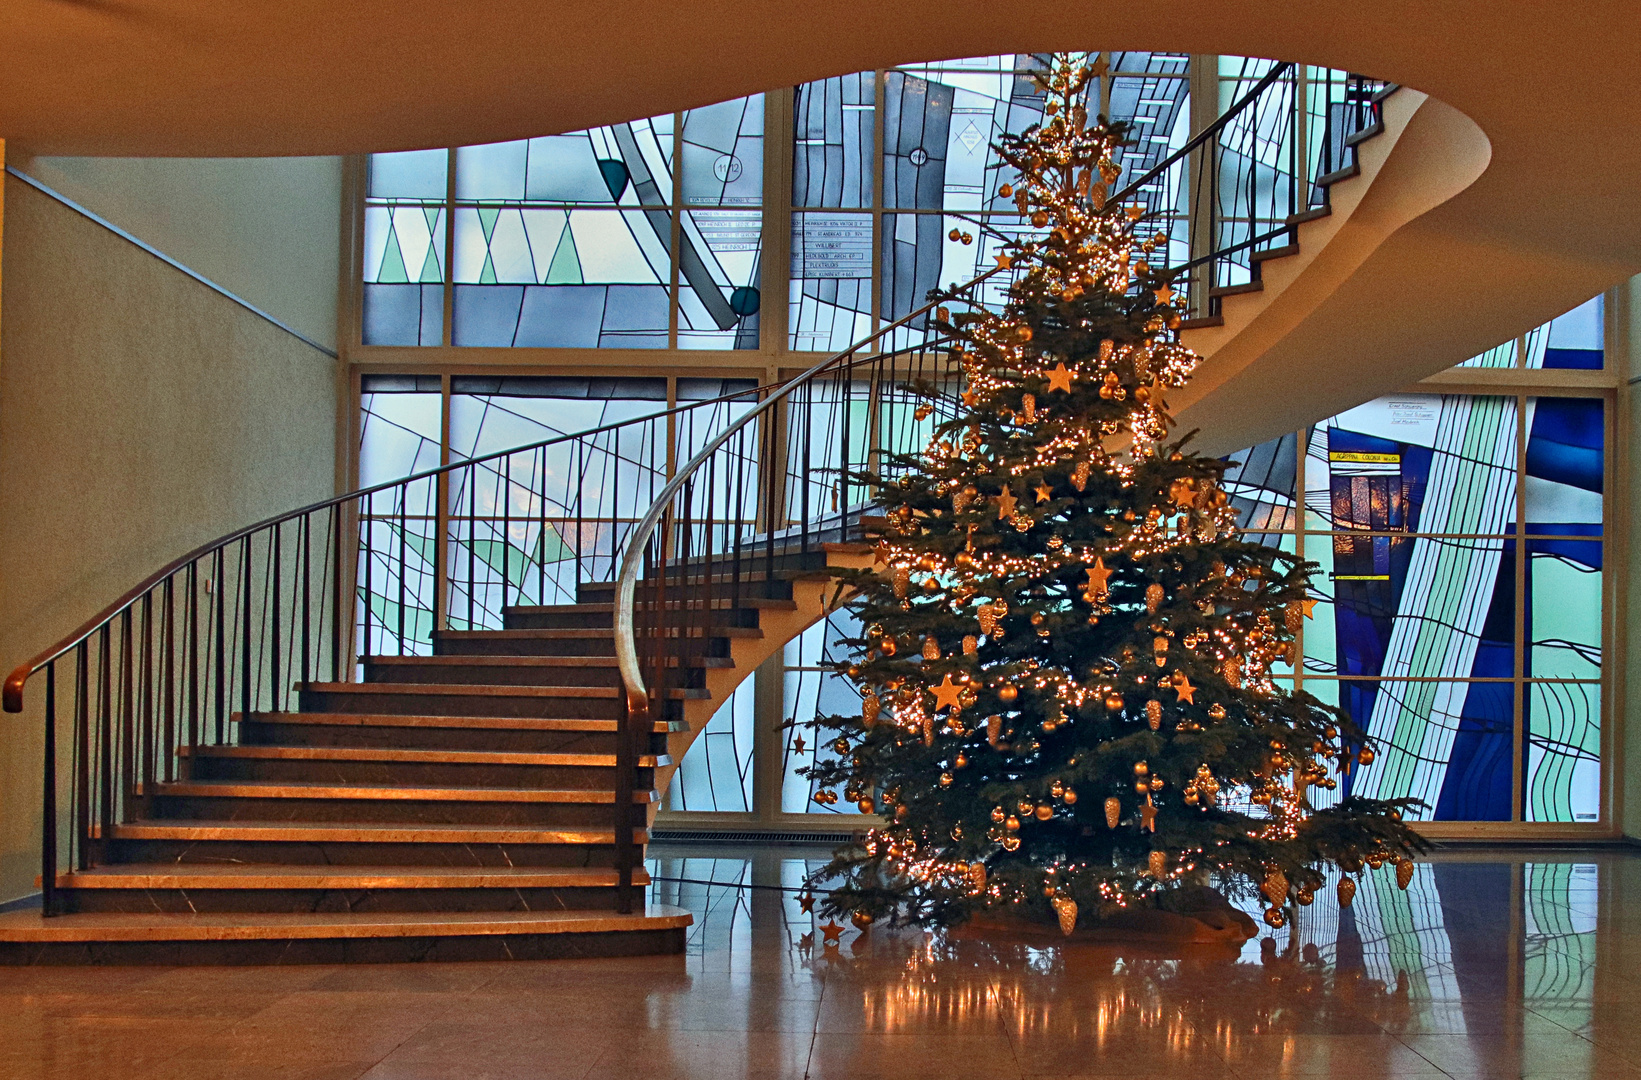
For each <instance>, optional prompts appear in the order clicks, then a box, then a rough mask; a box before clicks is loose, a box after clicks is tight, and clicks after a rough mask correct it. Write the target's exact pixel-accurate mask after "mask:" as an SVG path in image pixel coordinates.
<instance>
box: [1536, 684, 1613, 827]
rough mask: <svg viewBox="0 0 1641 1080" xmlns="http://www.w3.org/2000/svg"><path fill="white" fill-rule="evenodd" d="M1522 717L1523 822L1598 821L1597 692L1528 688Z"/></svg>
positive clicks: (1594, 688) (1591, 688) (1582, 687)
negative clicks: (1524, 750) (1524, 740)
mask: <svg viewBox="0 0 1641 1080" xmlns="http://www.w3.org/2000/svg"><path fill="white" fill-rule="evenodd" d="M1522 711H1523V713H1524V714H1525V716H1524V721H1525V724H1526V729H1527V776H1526V782H1525V788H1526V791H1525V796H1526V803H1527V805H1526V808H1525V809H1526V814H1525V817H1526V819H1527V820H1528V821H1565V822H1579V821H1599V820H1600V817H1601V686H1600V684H1598V683H1565V682H1564V683H1554V682H1533V683H1528V684H1527V686H1526V694H1525V700H1524V701H1523V702H1522Z"/></svg>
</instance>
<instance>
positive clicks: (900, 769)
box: [807, 55, 1424, 933]
mask: <svg viewBox="0 0 1641 1080" xmlns="http://www.w3.org/2000/svg"><path fill="white" fill-rule="evenodd" d="M1033 77H1034V78H1036V79H1037V82H1038V85H1039V86H1040V88H1041V90H1042V91H1043V93H1044V94H1045V95H1046V98H1047V102H1046V106H1045V114H1046V115H1045V120H1044V122H1043V123H1042V124H1040V125H1036V126H1034V127H1032V128H1030V129H1028V130H1026V131H1025V132H1023V133H1022V134H1020V135H1018V136H1006V137H1005V138H1004V139H1003V140H1002V142H1001V145H1000V146H999V147H998V153H999V155H1000V157H1001V159H1002V160H1003V161H1004V162H1006V163H1007V164H1008V165H1010V166H1012V167H1013V168H1014V169H1015V170H1017V171H1018V173H1019V177H1020V179H1019V181H1018V182H1017V183H1015V184H1012V185H1004V186H1003V187H1002V188H1001V190H1000V194H1001V195H1002V196H1003V197H1004V198H1012V199H1013V200H1014V202H1015V204H1016V206H1017V207H1018V208H1019V211H1020V213H1021V214H1023V215H1025V216H1027V217H1028V218H1029V220H1030V221H1031V222H1032V224H1033V226H1035V228H1036V229H1037V230H1039V232H1038V234H1037V238H1036V239H1031V240H1020V241H1016V242H1014V243H1012V244H1011V245H1009V246H1008V248H1007V249H1006V251H1007V254H1005V255H1004V256H1001V257H1000V258H1001V261H1002V262H1003V263H1004V264H1005V265H1006V266H1009V267H1010V268H1011V269H1012V271H1013V272H1014V274H1015V277H1014V280H1013V283H1012V284H1011V285H1010V287H1009V291H1008V300H1007V303H1006V304H1005V305H1004V306H1003V308H1002V310H1001V312H993V311H988V310H986V309H985V308H982V307H980V306H978V305H969V310H967V311H957V312H955V313H954V311H953V310H951V308H948V307H942V308H940V310H939V312H938V318H937V319H936V321H935V327H936V330H937V331H938V332H939V333H941V334H942V335H944V337H945V340H944V344H946V345H947V346H949V348H950V350H951V354H952V359H953V362H954V364H955V365H958V366H960V369H961V372H962V390H961V395H962V405H963V409H962V410H961V413H960V415H959V416H958V418H957V419H955V420H953V421H951V422H948V423H945V424H943V425H941V426H940V427H938V428H937V429H936V431H935V433H934V436H933V438H932V439H931V440H930V443H929V445H928V447H927V448H926V450H925V452H924V453H923V454H921V455H917V456H910V457H897V458H891V459H889V460H887V461H885V462H884V463H883V464H882V466H881V471H880V472H877V473H868V474H864V475H863V476H862V477H861V479H862V480H863V481H864V482H866V483H867V484H868V485H870V486H871V487H872V488H873V489H874V490H875V492H876V501H877V503H878V505H879V506H881V507H882V508H883V511H884V512H885V514H886V515H887V519H886V520H887V523H886V525H885V526H884V527H883V529H882V532H881V535H880V537H879V539H878V540H877V543H876V563H875V565H874V567H873V568H872V569H870V570H860V571H852V572H847V573H846V574H845V575H844V577H845V578H846V579H847V581H848V583H849V584H850V585H851V586H853V587H854V588H855V589H856V590H857V592H856V595H855V599H854V600H853V601H851V607H852V610H853V612H854V613H855V614H856V615H857V616H858V617H859V618H860V623H861V627H862V636H861V637H859V638H855V639H850V640H848V641H846V642H844V644H846V645H847V646H849V647H850V649H851V652H852V656H851V659H850V660H848V661H847V662H844V663H840V664H839V665H837V667H838V669H839V670H840V671H841V672H842V673H843V674H845V675H846V676H847V677H848V678H849V679H850V680H852V681H853V682H854V683H855V684H856V685H857V686H858V687H859V689H860V692H861V699H862V704H861V711H860V713H859V715H855V716H831V717H824V718H821V719H820V720H818V721H817V724H818V725H819V726H821V727H823V728H825V729H827V730H828V732H829V734H828V735H827V738H828V740H829V741H830V742H831V743H832V750H833V751H835V754H836V756H835V758H830V759H826V760H821V761H819V762H818V763H817V764H816V765H814V766H813V767H811V768H810V769H809V770H807V775H808V776H809V777H810V779H811V780H813V781H815V782H816V786H817V789H818V790H817V793H816V795H815V798H816V800H817V801H821V802H823V803H828V804H830V803H834V802H836V800H837V798H838V793H839V792H841V793H842V796H843V797H844V798H846V799H848V800H849V801H851V802H853V803H855V804H856V805H857V806H858V807H859V808H860V809H861V810H862V811H864V812H873V811H876V812H880V813H881V814H883V816H884V818H885V819H886V822H887V823H886V824H885V825H884V826H883V827H881V828H878V829H875V830H873V831H871V832H870V833H868V834H867V835H866V837H865V838H864V840H863V841H862V842H861V843H860V844H858V845H856V846H852V847H849V848H845V849H843V850H842V851H840V852H839V853H838V855H837V856H836V858H835V859H834V860H833V862H832V864H831V865H830V866H828V867H827V868H826V869H825V870H823V871H822V872H821V873H820V874H818V875H817V878H816V880H817V881H819V880H823V879H825V880H829V881H830V885H829V890H830V891H829V892H828V894H827V896H826V897H825V899H824V901H823V904H822V909H823V911H824V912H825V913H826V914H828V915H831V916H840V915H847V916H849V917H850V918H851V919H853V920H854V921H855V922H856V924H857V925H864V924H865V923H867V922H869V921H870V920H872V919H877V918H884V917H893V918H897V919H903V920H909V921H913V922H917V923H921V924H925V925H938V924H953V923H957V922H961V921H963V920H965V919H967V918H969V917H971V916H974V915H977V914H993V913H1001V914H1008V915H1012V916H1023V917H1027V918H1031V919H1035V920H1038V921H1041V922H1044V923H1048V924H1053V923H1056V922H1057V923H1058V924H1059V925H1060V927H1061V928H1062V929H1064V930H1065V931H1066V932H1067V933H1071V932H1072V930H1073V929H1074V928H1075V927H1076V926H1078V925H1083V926H1088V925H1091V924H1093V923H1095V922H1097V921H1098V919H1099V918H1100V916H1101V915H1102V914H1105V915H1109V914H1110V913H1111V912H1112V911H1113V910H1115V909H1118V908H1123V907H1133V906H1136V905H1140V906H1144V905H1151V904H1160V905H1161V906H1165V907H1166V906H1168V905H1169V903H1170V894H1171V893H1174V894H1175V895H1183V893H1181V892H1178V890H1181V889H1183V887H1186V886H1200V885H1203V884H1208V883H1210V882H1212V883H1216V884H1219V885H1221V886H1234V885H1236V884H1237V883H1242V887H1243V889H1244V891H1246V892H1248V893H1249V894H1250V895H1251V894H1253V893H1254V892H1256V891H1257V894H1258V895H1260V896H1262V897H1263V898H1264V901H1265V904H1266V911H1265V919H1266V922H1268V923H1269V924H1270V925H1272V926H1280V925H1282V924H1283V922H1284V921H1285V920H1286V918H1287V917H1288V915H1287V911H1288V910H1289V908H1290V905H1292V904H1308V903H1310V902H1311V901H1312V899H1313V897H1314V894H1315V891H1316V889H1317V888H1319V887H1320V886H1321V885H1322V884H1323V882H1324V880H1325V878H1324V875H1323V873H1322V871H1321V869H1320V868H1321V867H1322V866H1323V865H1324V864H1326V863H1332V864H1334V865H1336V866H1338V867H1339V868H1340V869H1341V870H1342V871H1344V872H1345V873H1347V874H1349V873H1360V872H1361V870H1362V868H1363V866H1364V865H1370V866H1375V867H1377V866H1379V865H1382V864H1383V863H1385V862H1386V861H1389V862H1394V863H1397V864H1398V867H1399V869H1400V868H1401V867H1403V866H1405V867H1406V871H1405V872H1402V873H1400V874H1399V877H1400V880H1402V881H1404V882H1405V881H1406V880H1408V878H1409V877H1410V874H1411V863H1410V862H1409V861H1408V860H1409V858H1410V856H1411V855H1413V854H1415V853H1417V852H1418V851H1420V850H1422V849H1423V847H1424V844H1423V842H1422V841H1421V840H1420V839H1419V837H1418V836H1417V835H1416V834H1415V833H1413V832H1412V831H1411V830H1410V829H1409V828H1408V827H1407V826H1406V825H1405V824H1404V823H1403V821H1402V811H1403V810H1404V809H1406V808H1407V807H1409V806H1410V805H1414V804H1413V802H1412V800H1406V799H1403V800H1371V799H1364V798H1360V797H1345V798H1339V797H1338V788H1339V787H1340V784H1341V781H1342V780H1343V779H1345V778H1346V777H1348V776H1349V775H1350V774H1351V772H1352V770H1355V769H1359V768H1364V767H1367V766H1368V765H1370V764H1371V762H1372V760H1373V749H1372V747H1371V745H1370V744H1369V743H1368V741H1367V739H1366V737H1365V736H1364V734H1363V733H1362V732H1361V730H1360V729H1358V728H1357V727H1356V726H1355V725H1354V724H1353V723H1352V722H1351V721H1350V720H1349V719H1348V718H1346V717H1344V716H1342V715H1341V714H1339V713H1338V712H1337V711H1336V710H1333V709H1330V708H1328V707H1326V706H1324V705H1322V704H1321V703H1319V702H1318V701H1316V699H1314V698H1312V697H1311V696H1310V695H1308V694H1304V693H1293V692H1291V691H1289V690H1288V689H1286V688H1284V686H1283V685H1282V683H1281V681H1280V680H1281V678H1282V674H1283V669H1284V666H1285V665H1291V664H1292V663H1293V662H1294V661H1295V659H1296V656H1297V645H1296V641H1295V638H1296V635H1297V633H1298V631H1299V630H1300V628H1301V626H1302V624H1303V621H1304V619H1305V617H1306V616H1307V615H1309V609H1310V607H1311V605H1312V603H1313V601H1311V600H1310V599H1309V598H1308V596H1307V588H1308V580H1309V578H1308V569H1309V568H1308V567H1307V566H1306V565H1304V564H1301V563H1299V562H1298V560H1296V559H1295V558H1294V557H1293V556H1290V555H1287V554H1285V553H1283V552H1280V551H1277V550H1275V549H1273V548H1269V547H1265V546H1262V545H1259V544H1255V543H1250V542H1247V541H1245V540H1243V539H1241V538H1240V537H1239V535H1238V532H1237V529H1236V525H1235V515H1234V512H1233V510H1232V508H1231V506H1230V505H1229V500H1228V498H1227V496H1226V494H1225V492H1224V491H1223V490H1221V488H1220V486H1219V481H1220V479H1221V477H1222V475H1223V471H1224V465H1223V464H1222V463H1221V462H1219V461H1217V460H1214V459H1210V458H1205V457H1201V456H1199V455H1196V454H1192V453H1187V452H1186V451H1185V449H1184V440H1180V441H1177V442H1172V443H1170V442H1168V441H1167V440H1168V439H1169V429H1170V426H1171V424H1172V421H1171V418H1170V416H1169V413H1168V409H1167V404H1166V402H1165V400H1164V394H1165V393H1166V392H1167V391H1168V390H1170V389H1172V388H1177V387H1180V386H1183V385H1184V384H1185V383H1186V381H1187V380H1188V379H1189V378H1190V376H1191V373H1192V371H1193V369H1194V368H1195V366H1196V363H1197V356H1196V354H1194V353H1193V352H1191V350H1189V349H1187V348H1186V347H1185V346H1183V345H1181V344H1180V343H1179V340H1178V333H1177V328H1178V326H1179V322H1180V316H1179V308H1178V307H1177V306H1176V305H1175V304H1174V303H1173V300H1174V293H1173V290H1172V288H1171V286H1170V284H1169V279H1170V277H1171V272H1170V271H1168V270H1166V269H1164V268H1161V267H1158V266H1154V265H1153V264H1152V261H1151V260H1152V259H1153V257H1154V253H1155V252H1156V251H1157V248H1158V246H1159V244H1160V243H1161V242H1162V237H1161V236H1160V235H1156V236H1151V237H1149V238H1146V239H1143V240H1141V239H1138V238H1137V237H1136V229H1137V228H1139V227H1140V226H1141V224H1142V222H1143V220H1144V214H1143V212H1142V210H1141V208H1139V207H1129V206H1121V205H1117V204H1116V203H1114V202H1112V201H1110V199H1109V195H1110V193H1111V192H1112V190H1113V185H1114V184H1115V182H1116V180H1117V178H1118V176H1119V175H1120V173H1121V167H1120V166H1118V165H1117V164H1116V163H1115V162H1114V161H1113V160H1112V158H1111V153H1112V151H1113V150H1115V149H1116V148H1117V147H1118V146H1119V145H1120V144H1121V141H1122V139H1123V136H1124V131H1123V128H1122V126H1121V125H1108V124H1106V123H1105V122H1104V120H1103V118H1096V121H1095V123H1094V124H1093V126H1090V125H1089V122H1088V117H1087V114H1086V111H1085V107H1084V105H1083V103H1082V102H1083V100H1084V98H1085V97H1086V87H1087V85H1088V83H1089V80H1091V79H1093V78H1096V77H1097V72H1096V71H1095V70H1093V69H1092V68H1090V67H1088V66H1085V65H1084V64H1083V63H1082V62H1081V61H1080V60H1078V59H1075V58H1073V57H1071V56H1066V55H1061V56H1057V57H1055V59H1054V62H1053V64H1052V66H1051V68H1050V69H1049V70H1048V71H1046V72H1043V73H1041V74H1038V75H1034V76H1033ZM945 299H946V302H947V303H948V304H950V305H951V306H952V307H953V308H955V307H960V306H963V304H964V302H965V300H966V298H965V297H962V296H958V295H952V296H949V297H947V298H945ZM924 392H926V393H928V394H930V395H933V394H934V393H936V391H935V390H933V389H927V390H926V391H924ZM920 415H921V416H926V415H927V412H926V411H925V410H921V409H920ZM891 472H894V473H898V474H900V475H899V478H898V479H893V480H891V479H889V478H888V474H889V473H891ZM1319 793H1327V794H1326V797H1325V798H1324V797H1323V796H1322V795H1321V794H1319ZM1325 803H1326V804H1329V805H1323V804H1325ZM1345 881H1346V882H1348V881H1349V879H1348V878H1346V879H1345ZM1192 891H1194V892H1198V893H1200V889H1194V890H1192ZM1353 893H1354V888H1351V889H1349V890H1347V889H1345V888H1344V887H1343V886H1341V888H1340V891H1339V895H1340V898H1341V900H1346V901H1348V895H1349V894H1353Z"/></svg>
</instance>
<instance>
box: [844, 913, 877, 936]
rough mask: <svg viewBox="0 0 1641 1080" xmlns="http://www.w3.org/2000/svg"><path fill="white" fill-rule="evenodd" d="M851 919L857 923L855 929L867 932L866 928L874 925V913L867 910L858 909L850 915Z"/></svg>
mask: <svg viewBox="0 0 1641 1080" xmlns="http://www.w3.org/2000/svg"><path fill="white" fill-rule="evenodd" d="M849 921H850V922H852V923H854V924H855V929H856V930H859V931H861V932H862V933H865V931H866V928H867V927H868V926H871V925H872V915H871V913H870V912H867V911H857V912H855V913H854V914H853V915H851V916H849Z"/></svg>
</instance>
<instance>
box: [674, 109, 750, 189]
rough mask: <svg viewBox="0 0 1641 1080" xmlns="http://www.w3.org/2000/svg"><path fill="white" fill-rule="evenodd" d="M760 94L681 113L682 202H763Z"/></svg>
mask: <svg viewBox="0 0 1641 1080" xmlns="http://www.w3.org/2000/svg"><path fill="white" fill-rule="evenodd" d="M763 123H764V99H763V95H762V94H754V95H752V96H751V97H745V98H738V99H736V100H734V101H725V102H721V103H719V104H717V105H708V106H706V107H705V108H701V109H691V110H689V111H688V112H686V113H685V114H684V130H683V154H684V166H683V167H684V175H683V188H684V204H685V205H686V206H757V205H759V204H760V203H762V202H763V184H764V150H763Z"/></svg>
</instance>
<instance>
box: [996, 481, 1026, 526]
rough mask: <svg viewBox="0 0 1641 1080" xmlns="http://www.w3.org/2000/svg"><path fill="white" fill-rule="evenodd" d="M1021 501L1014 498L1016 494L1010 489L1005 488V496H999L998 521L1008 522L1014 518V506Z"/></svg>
mask: <svg viewBox="0 0 1641 1080" xmlns="http://www.w3.org/2000/svg"><path fill="white" fill-rule="evenodd" d="M1019 501H1020V500H1019V499H1016V498H1015V497H1014V492H1013V491H1011V490H1009V489H1008V488H1004V489H1003V494H1001V495H999V496H997V520H998V521H1006V520H1008V519H1009V518H1011V517H1013V516H1014V506H1015V504H1016V503H1018V502H1019Z"/></svg>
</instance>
